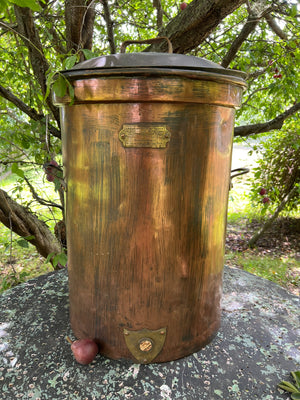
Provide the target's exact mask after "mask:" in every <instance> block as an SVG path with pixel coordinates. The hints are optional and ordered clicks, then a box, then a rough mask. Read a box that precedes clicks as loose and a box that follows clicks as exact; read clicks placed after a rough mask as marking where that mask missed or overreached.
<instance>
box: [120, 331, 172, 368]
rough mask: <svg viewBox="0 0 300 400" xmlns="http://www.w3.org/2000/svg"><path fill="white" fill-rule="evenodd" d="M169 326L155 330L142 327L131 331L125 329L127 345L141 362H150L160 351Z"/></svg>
mask: <svg viewBox="0 0 300 400" xmlns="http://www.w3.org/2000/svg"><path fill="white" fill-rule="evenodd" d="M166 333H167V328H161V329H157V330H155V331H152V330H149V329H142V330H140V331H129V330H128V329H124V337H125V342H126V345H127V347H128V349H129V351H130V352H131V354H132V355H133V356H134V357H135V358H136V360H137V361H138V362H139V363H142V364H147V363H150V362H151V361H152V360H154V358H155V357H156V356H157V355H158V354H159V353H160V351H161V350H162V348H163V345H164V343H165V339H166Z"/></svg>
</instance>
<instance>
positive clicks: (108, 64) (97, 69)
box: [63, 37, 246, 86]
mask: <svg viewBox="0 0 300 400" xmlns="http://www.w3.org/2000/svg"><path fill="white" fill-rule="evenodd" d="M159 41H166V42H167V44H168V53H151V52H142V53H125V48H126V46H128V45H129V44H133V43H135V44H136V43H148V44H149V43H154V42H159ZM63 74H64V75H65V76H66V77H68V78H71V79H82V78H89V77H92V76H93V77H95V76H108V75H143V74H144V75H147V76H149V75H151V74H152V75H155V74H162V75H184V76H185V77H193V78H199V79H205V78H208V79H213V78H214V79H216V78H217V79H218V80H220V79H221V80H226V81H231V82H235V83H238V84H239V85H242V86H245V81H244V78H245V77H246V74H245V73H244V72H241V71H236V70H231V69H226V68H223V67H222V66H221V65H218V64H216V63H214V62H212V61H208V60H205V59H204V58H200V57H195V56H186V55H183V54H173V52H172V44H171V42H170V40H169V39H168V38H166V37H157V38H154V39H147V40H139V41H134V40H128V41H126V42H124V43H123V44H122V45H121V53H119V54H111V55H106V56H101V57H96V58H92V59H90V60H86V61H83V62H81V63H79V64H77V65H75V66H74V67H73V68H72V69H70V70H68V71H63Z"/></svg>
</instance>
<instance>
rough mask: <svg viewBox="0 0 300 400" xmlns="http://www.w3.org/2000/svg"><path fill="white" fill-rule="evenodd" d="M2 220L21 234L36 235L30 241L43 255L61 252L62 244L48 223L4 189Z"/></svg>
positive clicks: (0, 198) (0, 200)
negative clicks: (16, 200)
mask: <svg viewBox="0 0 300 400" xmlns="http://www.w3.org/2000/svg"><path fill="white" fill-rule="evenodd" d="M0 222H2V223H3V224H4V225H5V226H6V227H7V228H9V229H12V231H13V232H15V233H16V234H17V235H19V236H22V237H28V236H34V238H33V239H31V240H29V242H30V243H31V244H33V245H34V246H35V247H36V249H37V251H38V252H39V253H40V254H41V255H42V256H43V257H47V256H48V255H49V254H50V253H54V254H59V253H61V246H60V244H59V242H58V240H57V239H56V238H55V236H54V235H53V234H52V233H51V231H50V230H49V228H48V227H47V225H46V224H45V223H44V222H43V221H41V220H39V219H38V218H37V216H36V215H34V214H33V213H32V212H30V211H29V210H27V209H26V208H25V207H23V206H22V205H20V204H18V203H17V202H15V201H14V200H13V199H12V198H11V197H9V195H8V194H7V193H6V192H5V191H4V190H2V189H0Z"/></svg>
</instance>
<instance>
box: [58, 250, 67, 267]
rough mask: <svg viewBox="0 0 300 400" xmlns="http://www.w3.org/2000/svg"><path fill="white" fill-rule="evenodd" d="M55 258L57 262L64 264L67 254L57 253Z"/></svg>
mask: <svg viewBox="0 0 300 400" xmlns="http://www.w3.org/2000/svg"><path fill="white" fill-rule="evenodd" d="M57 259H58V262H59V263H60V264H61V265H63V266H65V265H66V264H67V261H68V257H67V255H66V254H65V253H60V254H58V255H57Z"/></svg>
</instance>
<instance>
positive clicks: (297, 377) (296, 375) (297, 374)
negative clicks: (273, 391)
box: [291, 371, 300, 391]
mask: <svg viewBox="0 0 300 400" xmlns="http://www.w3.org/2000/svg"><path fill="white" fill-rule="evenodd" d="M291 375H292V377H293V379H294V381H295V383H296V386H297V387H298V388H299V391H300V371H293V372H291Z"/></svg>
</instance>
